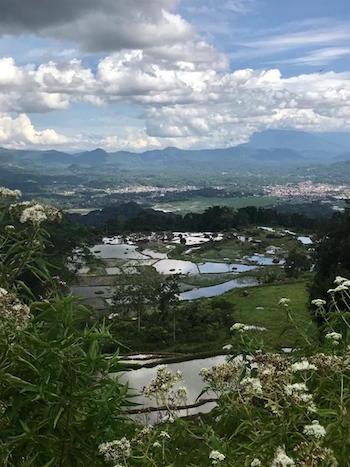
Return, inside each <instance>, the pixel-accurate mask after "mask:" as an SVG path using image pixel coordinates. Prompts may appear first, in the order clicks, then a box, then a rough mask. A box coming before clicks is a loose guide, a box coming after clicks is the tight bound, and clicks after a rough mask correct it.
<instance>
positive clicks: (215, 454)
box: [209, 451, 226, 465]
mask: <svg viewBox="0 0 350 467" xmlns="http://www.w3.org/2000/svg"><path fill="white" fill-rule="evenodd" d="M209 459H212V464H213V465H216V464H218V463H219V462H222V461H224V460H225V459H226V456H225V455H224V454H222V453H221V452H219V451H211V453H210V454H209Z"/></svg>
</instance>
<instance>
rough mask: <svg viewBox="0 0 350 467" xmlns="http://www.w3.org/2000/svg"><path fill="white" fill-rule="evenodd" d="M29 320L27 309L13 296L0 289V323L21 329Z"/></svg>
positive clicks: (29, 315) (28, 310)
mask: <svg viewBox="0 0 350 467" xmlns="http://www.w3.org/2000/svg"><path fill="white" fill-rule="evenodd" d="M30 318H31V314H30V309H29V307H28V306H27V305H25V304H24V303H22V302H21V301H20V300H18V298H17V297H16V296H15V295H14V294H12V293H9V292H8V291H7V290H5V289H3V288H0V321H1V322H2V323H4V322H5V323H6V322H9V323H13V324H14V325H15V327H16V328H17V329H23V328H25V327H26V325H27V323H28V321H29V319H30Z"/></svg>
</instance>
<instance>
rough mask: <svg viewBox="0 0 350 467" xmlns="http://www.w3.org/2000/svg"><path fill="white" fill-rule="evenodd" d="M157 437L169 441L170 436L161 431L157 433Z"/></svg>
mask: <svg viewBox="0 0 350 467" xmlns="http://www.w3.org/2000/svg"><path fill="white" fill-rule="evenodd" d="M159 436H160V437H161V438H164V439H165V438H166V439H170V435H169V433H168V432H167V431H161V432H160V433H159Z"/></svg>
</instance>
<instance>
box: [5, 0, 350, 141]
mask: <svg viewBox="0 0 350 467" xmlns="http://www.w3.org/2000/svg"><path fill="white" fill-rule="evenodd" d="M177 3H178V2H177V1H176V0H147V1H145V0H128V1H126V0H100V1H98V2H96V1H95V0H75V1H74V2H73V1H71V0H61V2H60V3H57V2H53V1H51V0H26V1H25V2H23V1H22V0H11V1H10V0H0V8H1V10H0V11H1V12H2V14H1V16H0V35H1V34H22V33H24V34H25V33H33V34H35V35H37V36H44V37H53V38H57V39H64V40H70V41H73V42H75V43H77V44H78V45H80V47H81V48H82V49H86V50H89V51H110V52H109V53H108V55H105V56H99V57H100V58H99V60H97V63H96V64H95V63H94V66H89V65H87V64H86V63H87V62H85V61H82V60H78V59H71V60H69V59H68V58H69V57H70V56H71V52H70V53H69V54H63V55H62V57H61V61H60V62H59V63H58V62H54V61H48V62H46V63H41V64H40V65H31V64H27V65H18V64H17V63H16V62H15V60H14V59H13V58H12V57H3V58H0V112H1V113H0V144H12V145H15V146H16V147H22V146H25V145H44V146H45V145H52V146H57V145H62V144H63V145H71V147H77V146H79V145H83V137H81V136H79V137H76V138H74V139H73V140H72V138H67V137H65V136H64V135H62V134H59V133H57V132H55V131H54V130H50V129H48V130H43V131H39V130H37V129H35V128H34V127H33V125H32V123H31V121H30V119H29V117H28V116H27V114H30V113H35V112H40V113H42V112H49V111H57V110H63V111H65V110H67V109H69V107H70V106H71V105H74V104H75V103H79V102H84V103H86V104H89V105H92V106H103V105H106V106H109V105H113V104H114V103H115V102H123V103H126V104H127V105H128V104H132V105H133V107H136V108H137V109H138V119H139V121H138V122H137V125H136V126H135V128H133V129H131V128H126V129H125V131H124V132H117V133H116V134H112V135H109V136H101V137H100V138H98V137H95V136H94V137H89V135H87V136H85V141H86V142H89V143H91V144H96V145H101V146H103V147H105V148H106V149H110V150H114V149H118V148H123V149H134V150H144V149H147V148H149V147H151V148H154V147H161V146H166V145H169V144H170V145H176V146H179V147H218V146H220V147H222V146H229V145H233V144H238V143H242V142H245V141H247V140H248V139H249V137H250V135H251V134H252V133H254V132H255V131H259V130H263V129H265V128H281V127H286V128H303V129H308V130H312V131H322V130H328V131H329V130H339V129H349V128H350V106H349V105H348V102H349V99H350V75H349V74H346V73H335V72H328V73H311V74H301V75H298V76H293V77H289V78H285V77H284V76H283V75H282V74H281V72H280V71H279V70H278V69H274V68H273V69H266V70H253V69H250V68H246V69H241V70H235V71H231V70H230V64H229V61H228V58H227V56H226V55H225V54H224V53H222V52H220V51H218V50H217V49H216V48H215V47H213V46H211V45H210V44H209V43H208V42H207V41H204V40H203V38H201V37H199V36H198V35H196V34H195V31H193V29H192V27H191V26H190V24H189V23H187V22H186V21H185V20H184V19H183V18H182V17H181V16H179V15H178V14H176V11H175V6H176V4H177ZM199 3H201V2H199V1H197V0H193V1H192V2H189V5H188V7H190V6H191V4H192V6H193V5H194V6H195V7H196V11H197V8H199ZM253 4H254V1H249V2H245V1H242V0H225V1H223V2H222V3H221V4H220V11H221V12H230V11H231V12H234V14H237V13H244V12H245V11H246V6H247V5H250V6H251V5H253ZM48 5H49V7H48ZM215 5H216V3H215V2H214V0H210V1H209V0H208V1H207V2H205V3H204V4H203V5H202V6H201V7H202V9H206V11H207V14H211V13H210V12H211V11H213V8H214V7H216V6H215ZM225 14H226V13H225ZM304 26H305V25H304ZM349 37H350V35H349V31H348V29H346V28H344V26H343V25H337V26H336V28H332V29H329V30H327V29H326V28H325V26H324V24H319V25H318V26H317V28H316V27H313V28H312V30H310V31H306V32H305V31H300V30H298V31H289V32H288V33H281V32H280V31H277V32H275V34H274V35H271V36H269V37H267V38H264V39H252V40H251V41H250V42H248V43H246V44H244V46H245V47H246V49H248V50H250V51H251V53H253V54H261V51H262V48H263V47H265V48H267V49H268V50H269V51H270V52H271V51H273V50H275V49H276V48H277V49H278V50H289V49H293V50H294V49H297V48H298V47H300V45H301V44H304V43H306V44H308V45H313V46H315V45H317V46H320V45H322V49H318V50H317V51H315V52H313V53H310V54H308V55H307V56H305V58H304V59H305V60H308V61H309V62H313V63H321V62H322V61H323V60H330V59H331V58H332V57H335V56H338V57H339V56H342V55H346V54H347V53H348V52H349V49H348V48H345V47H342V48H341V47H327V48H326V47H323V44H326V43H330V44H337V43H338V41H339V40H343V39H344V38H349ZM62 49H63V50H71V49H66V47H62ZM271 53H272V52H271ZM301 59H302V58H301ZM15 114H17V115H18V116H17V117H14V115H15ZM140 127H141V129H140ZM104 133H105V132H104Z"/></svg>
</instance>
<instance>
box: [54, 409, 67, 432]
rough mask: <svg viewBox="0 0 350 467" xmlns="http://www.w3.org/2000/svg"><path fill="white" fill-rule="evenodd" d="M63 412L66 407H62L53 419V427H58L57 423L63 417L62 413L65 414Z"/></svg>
mask: <svg viewBox="0 0 350 467" xmlns="http://www.w3.org/2000/svg"><path fill="white" fill-rule="evenodd" d="M63 412H64V408H63V407H61V408H60V410H59V411H58V414H57V415H56V417H55V420H54V421H53V428H54V429H55V428H56V426H57V423H58V421H59V419H60V418H61V415H62V414H63Z"/></svg>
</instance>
